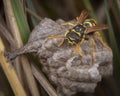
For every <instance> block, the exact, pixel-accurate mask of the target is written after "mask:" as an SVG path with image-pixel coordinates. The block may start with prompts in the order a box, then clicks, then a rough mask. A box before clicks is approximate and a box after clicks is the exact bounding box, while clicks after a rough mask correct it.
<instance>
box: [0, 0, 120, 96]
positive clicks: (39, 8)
mask: <svg viewBox="0 0 120 96" xmlns="http://www.w3.org/2000/svg"><path fill="white" fill-rule="evenodd" d="M9 4H10V5H11V7H10V6H9ZM11 9H12V10H13V15H14V16H15V17H14V18H15V19H16V21H15V22H16V24H17V29H16V27H15V26H14V24H13V25H12V23H11V22H12V21H13V19H12V18H10V17H9V16H10V15H11V14H12V12H11ZM83 9H88V10H89V11H90V17H92V18H94V19H96V20H97V21H98V23H99V24H107V25H108V26H109V29H108V31H105V32H101V35H102V37H103V39H104V41H106V42H107V44H108V45H109V46H110V47H111V48H112V50H113V55H114V56H113V67H114V69H113V76H110V77H108V78H103V80H102V81H101V82H100V83H99V84H98V86H97V88H96V90H95V93H93V94H83V95H82V94H81V95H79V94H78V95H76V96H120V1H119V0H0V37H1V38H2V39H3V42H4V44H5V46H6V50H7V51H14V50H15V49H17V48H20V47H21V46H23V44H25V43H26V42H27V40H28V38H29V34H30V32H31V31H32V29H33V28H34V27H35V26H36V25H37V24H38V23H39V22H40V21H41V20H42V19H43V18H45V17H48V18H51V19H53V20H57V19H59V18H61V19H63V20H65V21H69V20H72V19H74V18H76V17H77V16H79V15H80V13H81V11H82V10H83ZM16 30H17V31H16ZM15 32H18V33H15ZM16 34H20V37H19V36H18V35H16ZM17 36H18V37H17ZM11 38H12V39H11ZM21 42H22V43H21ZM28 61H29V60H28ZM16 62H17V64H16V63H15V65H14V66H15V70H16V73H17V76H18V77H19V79H20V81H21V82H22V86H24V88H25V92H26V93H27V95H28V96H37V95H40V94H41V96H48V94H47V92H46V91H45V89H44V88H42V87H41V84H39V82H38V81H37V79H33V77H32V76H31V75H30V74H32V73H31V69H29V70H28V67H30V66H29V64H28V66H26V64H22V63H23V62H21V61H20V60H18V61H16ZM5 71H6V70H4V69H3V68H2V67H1V66H0V96H14V92H13V89H14V88H11V86H10V85H11V84H10V83H9V82H8V81H9V78H6V75H5V74H4V73H5ZM23 74H25V75H23ZM33 75H34V74H33ZM13 79H14V78H13ZM32 80H33V81H32ZM26 82H28V83H26ZM29 82H35V85H30V83H29ZM32 86H34V87H32ZM36 86H37V87H36ZM31 87H32V88H31ZM36 89H37V90H38V92H37V93H38V94H36V91H34V90H36Z"/></svg>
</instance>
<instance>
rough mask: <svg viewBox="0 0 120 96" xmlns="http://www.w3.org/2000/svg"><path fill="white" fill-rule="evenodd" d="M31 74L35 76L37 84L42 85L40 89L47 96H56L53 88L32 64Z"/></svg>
mask: <svg viewBox="0 0 120 96" xmlns="http://www.w3.org/2000/svg"><path fill="white" fill-rule="evenodd" d="M32 72H33V74H34V76H35V78H36V79H37V80H38V82H39V83H40V84H41V85H42V87H43V88H44V89H45V90H46V92H47V93H48V94H49V96H57V93H56V91H55V90H54V88H53V87H52V86H51V85H50V83H48V81H47V80H46V78H45V77H44V75H43V74H42V72H40V70H39V69H37V68H36V67H35V66H34V65H33V64H32Z"/></svg>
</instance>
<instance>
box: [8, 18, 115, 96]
mask: <svg viewBox="0 0 120 96" xmlns="http://www.w3.org/2000/svg"><path fill="white" fill-rule="evenodd" d="M63 22H64V21H63V20H58V21H56V22H55V21H53V20H51V19H48V18H45V19H43V20H42V21H41V22H40V24H39V25H38V26H36V27H35V28H34V30H33V31H32V33H31V35H30V38H29V41H28V43H27V44H26V45H25V46H24V47H22V48H20V49H18V50H16V51H15V52H14V53H13V54H11V56H10V58H11V59H12V58H14V57H16V56H18V55H20V54H24V53H31V52H34V53H36V55H37V56H38V58H39V61H40V63H41V64H42V65H43V71H44V72H45V73H46V75H47V76H48V78H49V80H50V81H51V82H52V84H54V85H55V86H56V87H57V92H58V94H59V95H60V94H61V96H64V95H65V96H71V95H72V94H75V93H77V92H94V90H95V87H96V86H97V83H98V82H100V81H101V79H102V77H104V76H109V75H111V74H112V57H113V55H112V51H111V49H110V48H108V47H104V46H103V45H102V43H101V42H100V40H99V39H98V37H97V36H92V37H93V38H94V40H95V44H96V45H95V50H94V54H95V62H93V61H92V55H91V52H92V42H91V41H90V40H85V41H84V43H83V44H82V45H80V48H81V50H82V53H83V56H82V57H80V55H79V54H78V52H77V51H76V52H73V50H74V48H75V46H69V45H68V44H67V42H64V44H63V45H62V46H60V47H57V44H58V43H59V42H60V40H61V39H60V38H55V39H49V38H48V36H54V35H62V36H63V35H64V34H65V32H66V31H67V30H68V29H70V28H71V26H68V25H66V26H63V25H61V24H62V23H63ZM71 22H73V23H74V22H75V20H73V21H71Z"/></svg>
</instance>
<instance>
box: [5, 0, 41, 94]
mask: <svg viewBox="0 0 120 96" xmlns="http://www.w3.org/2000/svg"><path fill="white" fill-rule="evenodd" d="M17 2H18V1H17ZM12 3H14V4H13V5H15V3H16V2H15V0H4V6H5V11H6V19H7V21H8V24H9V27H10V29H11V32H12V35H13V37H14V39H15V41H16V47H17V48H20V47H21V46H22V45H23V43H22V40H21V36H20V32H19V28H18V23H17V21H16V17H15V14H14V12H13V8H15V6H14V7H13V6H12V5H11V4H12ZM18 3H20V1H19V2H18ZM17 8H19V7H18V6H17ZM24 63H25V64H24ZM19 64H20V63H19V62H18V64H16V65H17V66H19ZM22 64H23V65H26V66H27V68H26V66H23V67H24V68H23V69H24V72H25V75H26V76H27V82H28V86H29V89H30V92H31V94H32V95H33V96H39V95H40V94H39V91H38V89H37V85H36V82H35V80H34V78H33V76H32V72H31V69H30V65H29V62H28V60H27V59H26V58H24V59H23V60H22ZM20 71H21V69H20V68H19V72H18V73H20V75H21V77H22V74H21V72H20ZM21 80H22V79H21ZM31 82H32V84H31ZM21 96H23V95H21Z"/></svg>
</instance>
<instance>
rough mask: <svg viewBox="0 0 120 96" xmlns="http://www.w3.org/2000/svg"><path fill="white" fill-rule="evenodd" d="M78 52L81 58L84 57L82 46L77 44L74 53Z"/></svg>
mask: <svg viewBox="0 0 120 96" xmlns="http://www.w3.org/2000/svg"><path fill="white" fill-rule="evenodd" d="M76 51H77V52H78V53H79V55H80V56H81V57H82V56H83V54H82V51H81V49H80V46H79V45H78V44H76V47H75V49H74V51H73V52H76Z"/></svg>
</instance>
